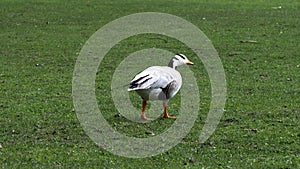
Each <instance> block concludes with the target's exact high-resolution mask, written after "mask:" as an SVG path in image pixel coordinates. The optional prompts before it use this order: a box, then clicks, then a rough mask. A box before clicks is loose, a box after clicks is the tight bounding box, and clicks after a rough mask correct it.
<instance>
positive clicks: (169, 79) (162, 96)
mask: <svg viewBox="0 0 300 169" xmlns="http://www.w3.org/2000/svg"><path fill="white" fill-rule="evenodd" d="M184 64H187V65H193V62H191V61H189V60H188V59H187V58H186V56H185V55H183V54H176V55H175V56H174V57H172V59H171V60H170V62H169V65H168V66H152V67H149V68H147V69H145V70H144V71H142V72H141V73H139V74H137V75H136V76H135V77H134V79H133V80H132V81H131V82H130V86H129V88H128V91H133V90H134V91H136V92H137V93H138V94H139V95H140V96H141V97H142V99H143V102H142V114H141V117H142V119H144V120H151V119H149V118H147V117H146V115H145V108H146V105H147V101H148V100H162V101H163V106H164V118H176V117H175V116H170V115H169V114H168V111H167V103H168V101H169V99H170V98H172V97H173V96H175V95H176V93H177V92H178V91H179V89H180V87H181V84H182V79H181V75H180V73H179V72H178V71H177V70H176V68H177V66H181V65H184Z"/></svg>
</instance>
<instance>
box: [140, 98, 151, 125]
mask: <svg viewBox="0 0 300 169" xmlns="http://www.w3.org/2000/svg"><path fill="white" fill-rule="evenodd" d="M146 105H147V101H145V100H143V103H142V114H141V117H142V119H144V120H152V119H150V118H148V117H146V114H145V109H146Z"/></svg>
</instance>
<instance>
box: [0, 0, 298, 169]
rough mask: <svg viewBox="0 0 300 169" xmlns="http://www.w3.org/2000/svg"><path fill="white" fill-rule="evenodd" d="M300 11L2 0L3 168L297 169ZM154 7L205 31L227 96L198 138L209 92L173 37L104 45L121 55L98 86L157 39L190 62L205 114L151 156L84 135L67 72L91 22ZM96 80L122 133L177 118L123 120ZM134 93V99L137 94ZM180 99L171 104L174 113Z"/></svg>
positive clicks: (93, 26)
mask: <svg viewBox="0 0 300 169" xmlns="http://www.w3.org/2000/svg"><path fill="white" fill-rule="evenodd" d="M278 6H282V8H281V9H274V8H273V7H278ZM299 8H300V3H299V2H298V1H292V0H289V1H279V0H275V1H260V0H253V1H246V2H245V1H240V0H239V1H233V0H217V1H214V2H212V1H201V2H198V1H196V0H191V1H180V0H178V1H174V2H173V1H164V2H160V1H158V0H157V1H154V0H153V1H150V0H147V1H143V2H141V1H137V0H130V1H127V2H125V1H105V2H102V1H92V0H90V1H74V2H69V1H66V2H63V1H58V0H52V1H47V0H43V1H26V2H25V1H17V0H13V1H8V0H3V1H1V2H0V9H1V10H0V30H1V31H0V39H1V42H0V87H1V90H0V96H1V97H0V116H1V117H0V144H1V145H2V147H3V148H1V149H0V168H58V167H62V168H102V167H103V168H158V167H160V168H300V132H299V131H300V127H299V124H298V123H299V121H300V98H299V95H300V66H299V65H300V61H299V52H298V50H299V48H300V45H299V41H300V32H299V28H300V19H299V16H300V10H299ZM149 11H152V12H164V13H170V14H174V15H177V16H179V17H182V18H184V19H186V20H188V21H190V22H192V23H193V24H195V25H196V26H198V27H199V28H200V29H201V30H202V31H203V32H204V33H205V34H206V35H207V36H208V38H209V39H210V40H211V41H212V43H213V44H214V46H215V48H216V49H217V51H218V53H219V56H220V58H221V61H222V63H223V66H224V68H225V72H226V79H227V87H228V88H227V94H228V97H227V103H226V108H225V112H224V115H223V117H222V120H221V122H220V124H219V126H218V128H217V130H216V131H215V132H214V134H213V135H212V136H211V137H210V138H209V139H208V140H207V141H206V142H205V143H204V144H200V143H199V142H198V136H199V134H200V130H201V129H202V126H203V124H204V122H205V118H206V115H207V111H208V108H209V103H210V99H211V98H210V87H209V79H208V76H207V72H206V71H205V69H204V68H203V65H202V63H201V61H200V60H197V58H196V57H195V55H194V54H193V53H192V52H191V51H190V50H189V49H188V48H187V47H186V46H184V45H182V44H180V43H178V42H177V41H176V40H173V39H168V38H167V37H158V36H157V35H141V36H136V37H132V38H129V39H126V40H124V41H122V42H121V43H120V44H119V45H118V46H115V47H114V48H113V50H112V51H110V53H109V55H114V56H116V57H115V58H116V59H115V60H109V59H104V61H103V62H102V63H101V66H100V68H99V74H98V75H97V79H96V81H97V82H99V81H101V80H103V79H104V80H107V81H105V82H109V81H110V78H111V73H112V72H113V71H114V68H115V67H116V66H117V64H118V63H119V62H120V61H122V59H123V58H124V57H125V56H127V55H128V54H130V53H132V52H134V51H136V50H140V49H144V48H149V47H158V48H163V49H168V50H170V51H172V52H181V53H185V54H186V55H188V56H190V58H191V60H193V59H194V60H195V62H196V63H197V64H196V65H197V66H194V67H192V70H193V71H194V72H197V74H198V75H197V76H196V77H197V83H198V85H199V88H200V91H201V94H202V95H201V96H200V97H201V98H200V100H201V109H200V111H199V118H198V119H197V120H196V123H195V125H194V127H193V128H192V130H191V132H190V133H189V134H188V135H187V136H186V138H185V139H183V140H182V141H181V143H180V144H178V145H177V146H175V147H174V148H173V149H171V150H169V151H167V152H166V153H163V154H160V155H157V156H154V157H150V158H144V159H128V158H125V157H119V156H115V155H113V154H111V153H110V152H108V151H106V150H103V149H102V148H100V147H98V146H97V145H95V144H94V142H93V141H91V140H90V139H89V137H88V136H87V135H86V134H85V132H84V130H83V129H82V127H81V125H80V123H79V121H78V119H77V117H76V113H75V111H74V108H73V102H72V95H71V94H72V75H73V69H74V65H75V62H76V59H77V56H78V53H79V52H80V50H81V48H82V46H83V44H84V43H85V42H86V41H87V40H88V38H89V37H90V36H91V35H92V34H93V33H94V32H95V31H96V30H98V29H99V28H101V27H102V26H103V25H105V24H106V23H109V22H110V21H112V20H114V19H117V18H119V17H122V16H125V15H128V14H132V13H137V12H149ZM203 18H205V19H203ZM161 38H163V39H165V40H166V41H167V42H168V43H166V41H165V40H164V41H162V40H161ZM240 40H256V41H257V43H240ZM178 50H180V51H178ZM194 60H193V61H194ZM101 74H102V75H103V74H104V75H105V74H106V75H105V76H100V75H101ZM97 85H98V86H97V91H96V93H97V98H98V100H99V105H102V106H103V107H104V109H105V110H104V111H103V114H104V116H105V117H106V119H107V120H108V122H109V123H110V124H111V125H112V126H113V127H114V128H115V129H116V130H118V131H120V132H123V133H126V134H127V135H130V136H136V137H149V136H148V135H147V132H148V131H150V132H153V133H155V134H159V133H161V132H162V131H164V130H165V129H166V128H168V127H169V126H170V125H171V124H172V122H173V121H172V120H165V119H158V120H157V121H154V122H153V123H148V124H135V123H133V122H130V121H128V120H126V119H124V118H122V117H119V118H116V117H115V115H116V114H118V112H117V111H116V110H115V108H114V107H113V106H110V104H112V102H111V98H110V96H109V94H107V93H106V92H108V91H110V84H109V83H104V84H103V85H100V84H99V83H97ZM132 97H133V100H134V101H135V103H136V106H137V107H139V106H140V105H139V99H138V98H137V97H134V96H132ZM103 98H104V99H103ZM179 99H180V98H179V97H175V98H174V99H172V100H171V101H170V111H172V112H174V113H175V114H176V112H177V111H178V108H179V107H178V104H177V103H178V102H179V101H180V100H179ZM191 157H193V158H194V159H195V161H194V162H192V163H191V162H189V159H190V158H191Z"/></svg>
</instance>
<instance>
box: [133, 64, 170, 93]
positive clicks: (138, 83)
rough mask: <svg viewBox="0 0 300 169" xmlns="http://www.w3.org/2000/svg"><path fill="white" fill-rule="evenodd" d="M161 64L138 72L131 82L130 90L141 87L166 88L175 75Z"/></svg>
mask: <svg viewBox="0 0 300 169" xmlns="http://www.w3.org/2000/svg"><path fill="white" fill-rule="evenodd" d="M166 70H169V69H165V68H164V67H160V66H153V67H150V68H148V69H145V70H144V71H143V72H141V73H139V74H137V75H136V76H135V77H134V79H133V80H132V81H131V82H130V86H129V88H128V91H131V90H139V89H155V88H165V87H166V86H167V85H168V84H169V83H171V82H172V81H174V80H175V77H174V76H173V75H172V74H171V73H170V72H168V71H166Z"/></svg>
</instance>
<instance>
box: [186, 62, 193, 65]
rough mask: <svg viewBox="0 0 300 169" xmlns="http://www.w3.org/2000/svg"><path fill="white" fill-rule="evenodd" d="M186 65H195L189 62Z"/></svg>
mask: <svg viewBox="0 0 300 169" xmlns="http://www.w3.org/2000/svg"><path fill="white" fill-rule="evenodd" d="M186 64H187V65H193V64H194V63H193V62H191V61H188V62H187V63H186Z"/></svg>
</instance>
